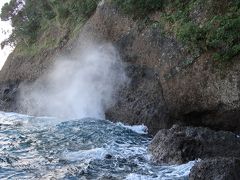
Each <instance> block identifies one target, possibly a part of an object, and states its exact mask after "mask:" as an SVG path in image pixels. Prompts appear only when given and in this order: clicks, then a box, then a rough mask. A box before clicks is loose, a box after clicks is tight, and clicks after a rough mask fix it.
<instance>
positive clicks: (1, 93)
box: [0, 82, 18, 111]
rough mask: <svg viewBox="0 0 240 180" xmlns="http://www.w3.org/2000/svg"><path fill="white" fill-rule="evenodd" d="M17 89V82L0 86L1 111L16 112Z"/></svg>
mask: <svg viewBox="0 0 240 180" xmlns="http://www.w3.org/2000/svg"><path fill="white" fill-rule="evenodd" d="M17 89H18V82H8V83H4V84H1V85H0V108H1V110H2V111H17V107H16V94H17Z"/></svg>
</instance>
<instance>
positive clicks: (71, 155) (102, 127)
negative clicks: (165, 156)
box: [0, 112, 194, 180]
mask: <svg viewBox="0 0 240 180" xmlns="http://www.w3.org/2000/svg"><path fill="white" fill-rule="evenodd" d="M150 141H151V138H149V136H148V134H147V132H146V127H144V126H125V125H123V124H122V123H112V122H110V121H107V120H98V119H91V118H85V119H76V120H63V119H57V118H51V117H33V116H26V115H21V114H16V113H4V112H0V179H18V180H19V179H44V180H45V179H71V180H75V179H83V180H85V179H103V180H105V179H111V180H115V179H116V180H117V179H127V180H138V179H139V180H145V179H146V180H148V179H149V180H155V179H162V180H174V179H176V180H177V179H179V180H183V179H188V174H189V172H190V169H191V168H192V166H193V165H194V162H189V163H187V164H183V165H178V166H177V165H176V166H160V165H156V164H155V163H154V162H152V161H151V157H150V155H149V153H148V151H147V146H148V144H149V143H150Z"/></svg>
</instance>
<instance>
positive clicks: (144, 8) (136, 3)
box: [114, 0, 164, 17]
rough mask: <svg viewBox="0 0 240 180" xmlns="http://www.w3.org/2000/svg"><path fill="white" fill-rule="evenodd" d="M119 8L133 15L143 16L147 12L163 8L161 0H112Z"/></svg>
mask: <svg viewBox="0 0 240 180" xmlns="http://www.w3.org/2000/svg"><path fill="white" fill-rule="evenodd" d="M114 2H115V3H116V4H117V5H118V6H120V8H121V9H122V10H123V11H124V12H126V13H128V14H132V15H134V16H135V17H144V16H146V15H147V14H148V13H150V12H152V11H155V10H158V9H161V8H163V4H164V3H163V0H114Z"/></svg>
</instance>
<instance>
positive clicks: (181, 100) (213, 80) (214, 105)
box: [0, 1, 240, 179]
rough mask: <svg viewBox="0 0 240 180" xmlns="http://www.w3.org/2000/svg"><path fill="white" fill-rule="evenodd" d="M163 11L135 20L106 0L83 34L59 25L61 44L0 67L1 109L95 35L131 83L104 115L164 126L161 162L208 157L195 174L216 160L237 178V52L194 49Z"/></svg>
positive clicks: (199, 15)
mask: <svg viewBox="0 0 240 180" xmlns="http://www.w3.org/2000/svg"><path fill="white" fill-rule="evenodd" d="M201 2H202V1H201ZM224 2H225V1H224ZM225 3H227V2H225ZM190 10H191V11H190V15H189V16H190V17H191V18H192V21H194V22H195V23H197V24H200V25H201V23H202V22H204V21H206V19H207V18H208V17H209V12H208V11H205V10H206V9H204V7H202V6H193V7H192V9H190ZM160 16H161V11H157V12H153V13H152V14H149V18H148V19H147V20H143V19H135V18H133V17H132V16H130V15H126V14H125V13H124V12H123V11H121V10H120V9H119V8H118V6H116V5H115V4H113V3H111V2H109V1H107V2H104V1H102V2H101V3H100V4H99V6H98V7H97V9H96V11H95V13H94V14H93V15H92V16H91V17H90V19H89V20H88V21H87V22H86V23H85V24H84V25H83V26H82V27H81V28H80V30H79V32H78V36H75V37H74V38H73V37H71V36H70V35H69V31H67V30H58V29H55V31H54V32H53V34H52V35H51V36H54V35H56V36H58V37H60V42H59V44H58V46H57V47H55V48H51V49H43V50H41V51H39V52H38V53H37V54H33V55H26V54H21V53H20V54H19V52H17V50H15V51H14V52H13V53H12V54H11V55H10V56H9V58H8V60H7V62H6V63H5V65H4V67H3V69H2V70H1V72H0V83H1V84H0V98H1V103H0V108H1V110H4V111H17V112H19V111H21V108H20V107H18V105H17V103H16V101H17V97H18V88H19V84H20V83H21V82H29V81H30V82H32V81H35V80H36V79H37V78H38V77H39V76H40V75H42V74H43V73H44V72H46V71H47V69H48V68H49V67H51V65H52V64H53V63H54V61H55V57H56V56H58V55H59V54H62V53H68V52H69V51H71V50H72V47H74V46H75V45H76V44H78V45H83V44H84V43H85V42H86V41H89V40H91V39H92V40H94V41H99V42H106V41H107V42H112V43H113V44H114V45H115V47H116V48H117V49H118V51H119V52H120V55H121V56H122V59H123V61H124V62H125V64H126V71H127V75H128V77H129V78H130V79H131V82H130V84H129V85H128V86H127V87H124V88H123V89H121V90H120V92H119V93H118V94H117V95H116V96H117V102H116V104H115V105H113V106H112V107H111V108H110V109H108V110H107V111H106V116H107V118H108V119H110V120H112V121H122V122H125V123H128V124H145V125H146V126H147V127H148V128H149V132H150V133H151V134H152V135H154V134H156V133H157V132H158V131H159V130H161V129H163V130H161V131H159V133H158V134H157V135H156V136H155V138H154V140H153V142H152V144H151V145H150V151H151V152H152V154H153V156H154V158H155V160H156V161H157V162H160V163H184V162H186V161H189V160H194V159H198V158H203V159H207V160H205V161H203V162H200V163H199V164H197V165H196V166H195V167H194V169H193V171H192V173H191V176H190V177H191V178H192V179H196V178H197V179H204V178H208V177H210V176H211V178H210V179H214V178H213V176H214V175H212V174H211V172H209V170H208V168H207V169H206V168H205V169H204V167H203V166H209V167H210V168H213V169H214V168H215V167H216V169H215V171H214V173H215V174H218V170H219V169H221V168H222V167H224V168H226V171H228V172H229V173H230V175H226V174H221V175H219V177H220V179H224V178H226V177H231V179H236V178H238V177H239V175H238V172H237V171H238V170H237V169H239V159H238V158H239V157H240V152H239V150H238V146H239V138H238V137H237V136H236V135H235V134H233V133H232V132H235V133H236V132H240V71H239V69H240V61H239V58H240V57H239V55H235V56H234V57H232V60H231V61H230V62H228V63H226V62H219V61H216V60H215V59H214V57H213V55H214V53H213V52H212V51H211V50H205V51H199V52H196V51H194V52H192V51H189V48H186V46H185V44H184V43H183V42H182V41H180V40H179V39H178V38H177V36H176V35H174V34H173V33H169V31H168V30H169V28H170V27H168V26H167V25H166V24H165V25H166V27H164V28H162V27H160V26H159V22H158V21H157V20H158V18H159V17H160ZM156 22H157V23H156ZM190 35H191V34H190ZM193 36H194V34H193ZM176 123H177V124H178V125H175V126H173V128H171V129H169V128H170V127H172V125H174V124H176ZM179 125H180V126H179ZM181 126H182V127H181ZM189 126H195V127H196V126H202V127H207V128H199V127H196V128H194V127H189ZM208 128H210V129H211V130H210V129H208ZM218 130H225V131H232V132H231V133H230V132H223V131H220V132H217V131H218ZM210 137H211V138H210ZM229 147H232V149H229ZM169 148H170V149H171V152H169ZM211 157H214V158H215V159H211ZM209 158H210V159H209ZM236 158H237V159H236ZM227 159H230V160H231V162H229V164H230V165H231V166H233V167H234V168H233V172H232V170H231V168H230V169H229V168H228V166H227V165H226V164H227V163H226V162H228V160H227ZM218 162H220V164H218ZM220 171H221V170H220ZM203 174H205V175H203ZM233 174H234V175H233ZM205 176H206V177H205Z"/></svg>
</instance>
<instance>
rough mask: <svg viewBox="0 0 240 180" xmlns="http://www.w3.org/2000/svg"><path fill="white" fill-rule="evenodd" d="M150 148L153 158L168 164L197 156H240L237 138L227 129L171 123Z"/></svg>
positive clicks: (183, 161)
mask: <svg viewBox="0 0 240 180" xmlns="http://www.w3.org/2000/svg"><path fill="white" fill-rule="evenodd" d="M149 150H150V152H151V154H152V155H153V160H154V161H156V162H158V163H168V164H181V163H186V162H188V161H191V160H196V159H198V158H200V159H204V158H211V157H239V158H240V138H238V137H237V136H236V135H235V134H233V133H231V132H226V131H213V130H210V129H208V128H201V127H180V126H178V125H174V126H173V127H172V128H171V129H163V130H160V131H159V132H158V133H157V135H156V136H155V137H154V139H153V140H152V142H151V144H150V146H149Z"/></svg>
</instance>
